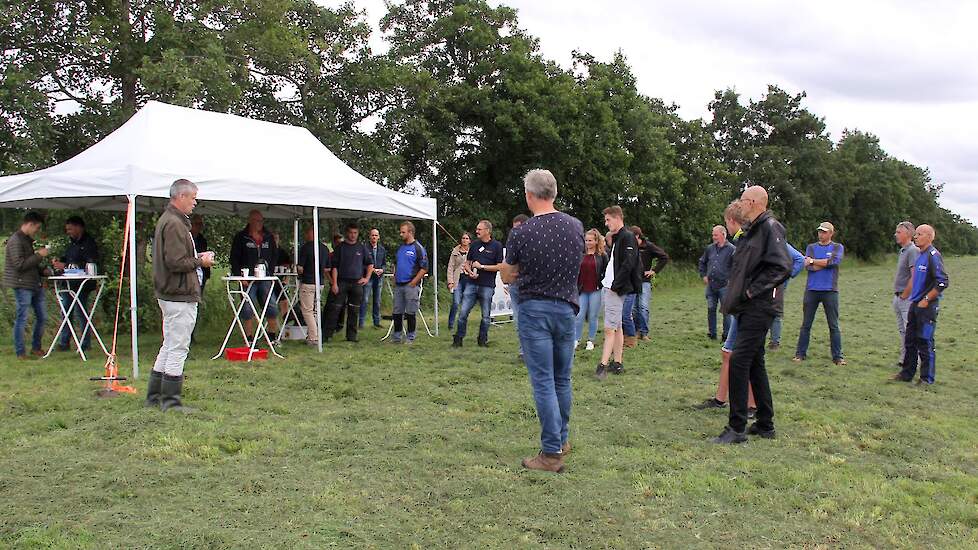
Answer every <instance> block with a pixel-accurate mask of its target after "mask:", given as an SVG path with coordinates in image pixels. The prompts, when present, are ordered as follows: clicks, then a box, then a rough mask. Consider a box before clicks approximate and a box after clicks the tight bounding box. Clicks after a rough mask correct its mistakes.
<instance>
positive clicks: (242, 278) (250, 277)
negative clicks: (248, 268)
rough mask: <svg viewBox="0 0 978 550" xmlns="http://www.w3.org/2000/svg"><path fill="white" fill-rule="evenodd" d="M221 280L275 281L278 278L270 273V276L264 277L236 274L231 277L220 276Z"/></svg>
mask: <svg viewBox="0 0 978 550" xmlns="http://www.w3.org/2000/svg"><path fill="white" fill-rule="evenodd" d="M221 280H222V281H245V282H247V281H277V280H278V277H275V276H274V275H270V276H266V277H255V276H253V275H249V276H247V277H242V276H240V275H237V276H233V277H231V276H228V277H221Z"/></svg>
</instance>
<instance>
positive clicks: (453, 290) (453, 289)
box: [448, 283, 455, 292]
mask: <svg viewBox="0 0 978 550" xmlns="http://www.w3.org/2000/svg"><path fill="white" fill-rule="evenodd" d="M448 291H449V292H455V283H448Z"/></svg>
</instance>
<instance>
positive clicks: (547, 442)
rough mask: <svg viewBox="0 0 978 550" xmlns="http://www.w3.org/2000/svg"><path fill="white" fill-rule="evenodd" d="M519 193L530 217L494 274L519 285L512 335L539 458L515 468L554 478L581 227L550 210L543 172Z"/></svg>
mask: <svg viewBox="0 0 978 550" xmlns="http://www.w3.org/2000/svg"><path fill="white" fill-rule="evenodd" d="M523 188H524V190H525V192H526V205H527V206H528V207H529V208H530V211H531V212H533V217H532V218H530V219H529V220H527V221H526V222H524V223H523V224H522V225H521V226H520V229H519V231H516V232H514V233H513V236H512V237H510V239H509V243H508V244H509V247H508V248H507V250H506V261H505V262H503V264H502V267H501V270H500V271H501V274H502V278H503V282H504V283H509V284H513V283H514V282H515V283H516V284H517V285H518V287H519V290H518V294H517V295H518V296H519V311H520V324H519V327H518V329H517V331H518V333H519V337H520V343H521V344H522V346H523V354H524V358H525V360H526V368H527V371H528V373H529V375H530V384H531V385H532V386H533V398H534V400H535V401H536V407H537V416H538V417H539V418H540V431H541V434H540V446H541V450H540V453H539V454H538V455H537V456H535V457H532V458H525V459H523V466H524V467H526V468H530V469H532V470H544V471H548V472H561V471H563V469H564V457H565V456H567V453H569V452H570V443H569V442H568V440H567V424H568V421H569V420H570V410H571V367H572V366H573V362H574V320H575V318H576V316H577V310H578V302H577V298H578V294H577V293H578V289H577V276H578V273H579V272H580V267H581V258H582V257H583V256H584V226H583V225H582V224H581V222H580V220H578V219H577V218H574V217H572V216H569V215H567V214H564V213H563V212H558V211H557V210H556V209H555V208H554V199H555V198H556V197H557V180H556V179H554V176H553V174H551V173H550V172H549V171H547V170H531V171H530V172H528V173H527V174H526V177H525V178H524V179H523ZM517 276H518V277H517Z"/></svg>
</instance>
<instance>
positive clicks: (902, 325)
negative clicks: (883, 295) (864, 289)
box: [893, 296, 913, 365]
mask: <svg viewBox="0 0 978 550" xmlns="http://www.w3.org/2000/svg"><path fill="white" fill-rule="evenodd" d="M912 305H913V304H911V303H910V300H904V299H903V298H901V297H899V296H893V313H894V314H896V323H897V330H899V331H900V364H901V365H902V364H903V361H904V359H905V356H906V354H907V348H906V347H904V345H903V339H904V337H905V336H906V334H907V316H909V315H910V308H911V307H912Z"/></svg>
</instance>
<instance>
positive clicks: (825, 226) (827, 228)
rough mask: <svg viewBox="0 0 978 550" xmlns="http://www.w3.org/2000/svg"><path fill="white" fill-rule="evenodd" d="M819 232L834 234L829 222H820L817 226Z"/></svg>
mask: <svg viewBox="0 0 978 550" xmlns="http://www.w3.org/2000/svg"><path fill="white" fill-rule="evenodd" d="M818 230H819V231H828V232H830V233H835V226H834V225H832V224H831V223H829V222H822V223H820V224H819V225H818Z"/></svg>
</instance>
